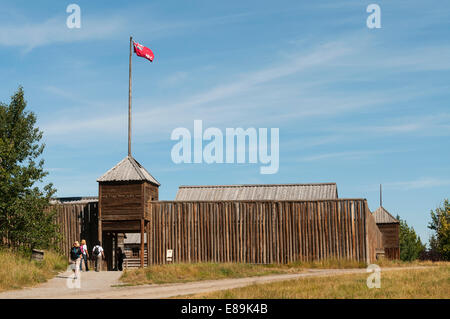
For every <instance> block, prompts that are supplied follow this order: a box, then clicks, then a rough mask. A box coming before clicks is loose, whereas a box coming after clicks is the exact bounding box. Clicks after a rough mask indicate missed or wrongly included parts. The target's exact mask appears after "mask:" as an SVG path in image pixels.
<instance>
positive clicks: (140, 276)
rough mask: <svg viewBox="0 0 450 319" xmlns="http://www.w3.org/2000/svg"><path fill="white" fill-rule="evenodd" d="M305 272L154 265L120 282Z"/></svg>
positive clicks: (265, 267) (259, 267)
mask: <svg viewBox="0 0 450 319" xmlns="http://www.w3.org/2000/svg"><path fill="white" fill-rule="evenodd" d="M301 270H302V269H301V268H298V267H295V268H290V267H287V266H283V265H252V264H238V263H220V264H219V263H198V264H184V263H182V264H168V265H154V266H150V267H146V268H143V269H133V270H126V271H124V273H123V275H122V277H121V280H122V282H124V283H126V284H128V285H140V284H164V283H179V282H190V281H200V280H211V279H225V278H242V277H251V276H263V275H270V274H281V273H286V272H300V271H301Z"/></svg>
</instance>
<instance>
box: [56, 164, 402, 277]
mask: <svg viewBox="0 0 450 319" xmlns="http://www.w3.org/2000/svg"><path fill="white" fill-rule="evenodd" d="M98 182H99V197H98V206H97V207H98V213H97V212H96V210H95V205H97V203H95V202H94V201H95V200H94V199H91V200H90V201H89V203H85V204H82V203H81V204H80V203H78V204H75V203H74V202H69V203H66V204H60V205H58V207H59V212H60V214H59V216H61V213H62V212H64V214H66V215H70V211H73V212H74V213H75V214H79V213H83V214H84V215H86V214H87V215H89V216H90V218H87V217H86V216H84V217H83V220H81V219H80V218H75V219H76V220H77V221H76V223H78V224H77V225H78V226H75V227H73V226H70V227H66V226H67V225H66V224H64V225H65V226H64V232H65V233H66V234H71V236H72V237H73V236H74V234H75V235H76V234H77V232H78V231H79V230H81V229H89V232H86V231H85V233H84V234H86V235H89V234H90V235H91V236H92V237H86V239H88V243H89V242H92V244H93V241H94V237H97V238H101V240H102V244H103V246H104V247H105V251H106V255H107V259H108V263H107V264H108V269H113V268H114V266H115V256H114V252H115V248H116V247H117V246H118V245H122V246H123V238H124V234H125V236H127V235H128V236H129V239H131V238H134V242H133V244H134V245H136V246H137V245H139V246H138V247H135V246H133V249H136V248H139V253H138V258H139V259H138V260H137V261H136V265H140V266H144V265H145V264H163V263H168V262H208V261H209V262H247V263H288V262H293V261H298V260H301V261H314V260H322V259H329V258H331V259H350V260H358V261H363V262H368V263H370V262H373V261H375V260H376V259H377V254H379V253H380V252H383V249H384V246H383V245H384V244H386V242H385V243H384V244H383V237H382V233H381V232H380V230H379V225H378V226H377V223H376V220H375V218H374V216H373V215H372V213H371V212H370V210H369V208H368V205H367V201H366V200H365V199H340V198H338V193H337V187H336V184H335V183H324V184H281V185H279V184H275V185H217V186H181V187H180V188H179V190H178V193H177V195H176V198H175V200H174V201H159V200H158V187H159V183H158V181H157V180H156V179H155V178H154V177H153V176H152V175H151V174H150V173H148V171H146V170H145V169H144V168H143V167H142V166H141V165H140V164H139V163H138V162H137V161H136V160H135V159H133V158H132V157H126V158H125V159H124V160H122V161H121V162H119V163H118V164H117V165H116V166H115V167H113V168H112V169H111V170H109V171H108V172H106V173H105V174H104V175H103V176H102V177H100V178H99V179H98ZM83 205H84V207H85V208H84V209H83V208H82V207H83ZM74 207H77V208H76V209H74ZM86 207H90V208H89V209H90V211H89V212H87V211H86ZM96 215H97V220H98V221H96V220H95V219H96V218H95V216H96ZM80 216H81V215H80ZM75 219H71V220H69V219H65V220H66V221H69V222H68V223H69V224H70V223H72V222H75V221H74V220H75ZM85 220H86V221H87V220H90V222H89V223H90V225H89V227H87V226H86V225H84V221H85ZM77 227H78V229H75V228H77ZM69 229H70V231H69V233H67V231H66V230H69ZM94 233H96V235H93V234H94ZM133 233H134V234H135V235H131V236H130V234H133ZM78 234H79V233H78ZM78 236H79V235H78ZM79 238H80V237H76V239H79ZM65 246H68V247H70V243H67V244H66V245H65ZM169 254H171V255H172V256H171V258H169V257H170V256H169ZM387 256H388V257H390V258H397V257H396V255H395V254H390V253H388V254H387Z"/></svg>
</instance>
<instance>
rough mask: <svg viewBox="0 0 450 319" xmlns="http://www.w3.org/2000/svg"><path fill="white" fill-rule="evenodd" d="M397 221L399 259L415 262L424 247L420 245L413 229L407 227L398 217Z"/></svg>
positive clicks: (420, 242)
mask: <svg viewBox="0 0 450 319" xmlns="http://www.w3.org/2000/svg"><path fill="white" fill-rule="evenodd" d="M397 219H398V220H399V221H400V259H401V260H403V261H412V260H416V259H417V258H419V256H420V254H421V253H422V252H423V251H424V250H425V245H424V244H422V241H421V240H420V237H419V236H417V234H416V231H415V230H414V228H413V227H409V226H408V224H407V223H406V221H405V220H402V219H401V218H400V216H398V215H397Z"/></svg>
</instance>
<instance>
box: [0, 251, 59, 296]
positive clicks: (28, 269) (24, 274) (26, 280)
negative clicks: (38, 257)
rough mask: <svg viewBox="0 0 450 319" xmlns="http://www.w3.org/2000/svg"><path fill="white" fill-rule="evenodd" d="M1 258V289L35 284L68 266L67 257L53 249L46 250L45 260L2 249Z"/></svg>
mask: <svg viewBox="0 0 450 319" xmlns="http://www.w3.org/2000/svg"><path fill="white" fill-rule="evenodd" d="M0 260H1V264H2V265H1V267H0V291H5V290H10V289H19V288H23V287H30V286H34V285H36V284H38V283H42V282H45V281H47V280H48V279H50V278H52V277H53V276H54V275H55V274H56V273H58V272H60V271H63V270H65V269H66V268H67V259H66V258H64V257H62V256H60V255H58V254H56V253H54V252H52V251H45V253H44V260H43V261H33V260H31V259H30V256H29V255H25V254H23V253H21V252H13V251H10V250H6V249H0Z"/></svg>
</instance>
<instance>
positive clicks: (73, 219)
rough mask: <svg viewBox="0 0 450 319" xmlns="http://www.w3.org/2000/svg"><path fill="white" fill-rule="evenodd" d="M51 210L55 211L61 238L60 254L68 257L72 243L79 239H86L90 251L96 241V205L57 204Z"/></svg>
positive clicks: (95, 203)
mask: <svg viewBox="0 0 450 319" xmlns="http://www.w3.org/2000/svg"><path fill="white" fill-rule="evenodd" d="M52 209H56V223H57V224H58V225H59V226H60V232H61V234H62V236H63V238H62V240H61V241H60V243H59V249H60V250H61V252H62V253H63V254H64V255H65V256H68V255H69V251H70V248H71V247H72V244H73V243H74V241H76V240H77V241H80V240H81V239H86V242H87V244H88V249H89V251H91V249H92V247H93V246H94V244H95V242H96V241H97V239H98V233H97V228H98V203H97V202H91V203H85V204H58V205H52Z"/></svg>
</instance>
